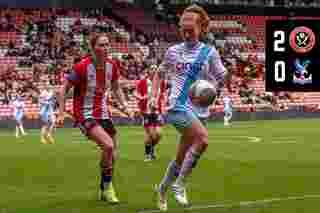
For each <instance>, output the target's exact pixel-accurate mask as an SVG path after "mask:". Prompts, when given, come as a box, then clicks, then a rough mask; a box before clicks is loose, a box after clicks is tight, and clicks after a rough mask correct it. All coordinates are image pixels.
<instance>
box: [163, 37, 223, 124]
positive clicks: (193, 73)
mask: <svg viewBox="0 0 320 213" xmlns="http://www.w3.org/2000/svg"><path fill="white" fill-rule="evenodd" d="M159 71H160V75H162V78H164V77H163V75H169V77H170V79H171V90H170V94H169V98H168V99H169V100H168V102H169V107H168V122H169V123H171V124H173V125H174V126H175V127H176V128H177V129H178V130H180V129H182V128H186V127H189V126H190V125H191V123H192V121H193V120H194V119H199V116H198V112H196V111H194V110H193V106H192V103H191V99H190V97H189V88H190V86H191V85H192V84H193V83H194V82H195V81H196V80H198V79H206V80H208V81H210V82H212V83H213V84H214V85H215V86H216V87H217V90H219V89H220V88H219V87H221V86H222V85H223V80H224V76H225V72H226V69H225V68H224V66H223V64H222V61H221V59H220V56H219V54H218V52H217V50H216V49H215V48H214V47H212V46H208V45H206V44H204V43H202V42H198V43H197V44H194V45H192V46H190V45H188V44H187V43H185V42H183V43H180V44H177V45H174V46H172V47H170V48H169V49H168V50H167V52H166V54H165V57H164V60H163V62H162V63H161V65H160V67H159ZM200 111H202V109H200ZM200 114H203V112H200Z"/></svg>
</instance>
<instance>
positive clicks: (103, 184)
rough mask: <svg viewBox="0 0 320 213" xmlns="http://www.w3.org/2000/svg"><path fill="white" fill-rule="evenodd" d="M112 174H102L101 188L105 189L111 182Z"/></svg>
mask: <svg viewBox="0 0 320 213" xmlns="http://www.w3.org/2000/svg"><path fill="white" fill-rule="evenodd" d="M111 180H112V176H111V175H102V177H101V182H100V189H101V190H104V189H105V188H106V186H107V185H109V183H111Z"/></svg>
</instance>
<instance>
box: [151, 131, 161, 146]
mask: <svg viewBox="0 0 320 213" xmlns="http://www.w3.org/2000/svg"><path fill="white" fill-rule="evenodd" d="M160 140H161V134H160V133H159V132H157V133H156V134H154V137H153V143H154V145H156V144H158V143H159V142H160Z"/></svg>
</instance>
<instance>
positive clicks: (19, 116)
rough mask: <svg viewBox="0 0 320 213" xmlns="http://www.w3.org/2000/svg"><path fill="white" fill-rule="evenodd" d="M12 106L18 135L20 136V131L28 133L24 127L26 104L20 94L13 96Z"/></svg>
mask: <svg viewBox="0 0 320 213" xmlns="http://www.w3.org/2000/svg"><path fill="white" fill-rule="evenodd" d="M12 106H13V116H14V118H15V121H16V137H17V138H19V137H20V131H21V133H22V135H26V133H25V131H24V128H23V117H24V108H25V105H24V102H23V100H22V97H21V96H20V95H16V96H15V97H14V98H13V102H12Z"/></svg>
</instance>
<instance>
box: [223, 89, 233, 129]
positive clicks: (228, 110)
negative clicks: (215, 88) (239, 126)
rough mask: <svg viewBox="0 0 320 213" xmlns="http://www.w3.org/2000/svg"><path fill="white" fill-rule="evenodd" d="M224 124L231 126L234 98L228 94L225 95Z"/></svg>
mask: <svg viewBox="0 0 320 213" xmlns="http://www.w3.org/2000/svg"><path fill="white" fill-rule="evenodd" d="M223 112H224V125H225V126H229V125H230V120H231V118H232V99H231V97H230V95H228V94H226V95H224V97H223Z"/></svg>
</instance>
